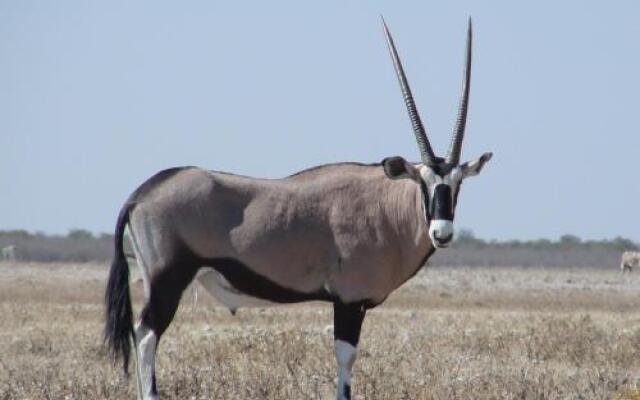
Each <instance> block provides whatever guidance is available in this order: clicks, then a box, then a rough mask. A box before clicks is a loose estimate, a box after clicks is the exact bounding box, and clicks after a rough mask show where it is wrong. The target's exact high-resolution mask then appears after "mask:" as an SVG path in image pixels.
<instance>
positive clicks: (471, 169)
mask: <svg viewBox="0 0 640 400" xmlns="http://www.w3.org/2000/svg"><path fill="white" fill-rule="evenodd" d="M491 157H492V153H485V154H483V155H482V156H481V157H480V158H478V159H476V160H474V161H470V162H466V163H464V164H460V165H456V166H450V165H446V164H445V163H443V164H441V165H438V166H434V167H430V166H427V165H424V164H419V165H417V166H414V165H412V164H411V163H408V162H407V161H405V160H404V159H403V158H402V157H391V158H387V159H385V160H384V161H383V162H382V163H383V167H384V170H385V173H386V174H387V176H388V177H389V178H391V179H405V178H407V179H412V180H414V181H416V182H417V183H419V184H420V187H421V188H422V198H423V211H424V218H425V221H426V222H427V224H428V226H429V238H430V239H431V242H432V243H433V245H434V246H435V247H437V248H444V247H447V246H449V244H451V241H452V240H453V234H454V227H453V219H454V216H455V210H456V204H457V201H458V194H459V193H460V186H461V184H462V181H463V180H464V179H465V178H468V177H470V176H475V175H478V174H479V173H480V171H481V170H482V167H483V166H484V164H485V163H486V162H487V161H489V160H490V159H491Z"/></svg>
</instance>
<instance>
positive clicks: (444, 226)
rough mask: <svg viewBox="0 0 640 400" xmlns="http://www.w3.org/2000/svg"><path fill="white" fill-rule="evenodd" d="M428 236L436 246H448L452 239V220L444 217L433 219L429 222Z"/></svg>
mask: <svg viewBox="0 0 640 400" xmlns="http://www.w3.org/2000/svg"><path fill="white" fill-rule="evenodd" d="M429 238H431V243H433V245H434V246H436V247H438V248H443V247H447V246H449V243H451V240H452V239H453V222H452V221H449V220H446V219H434V220H432V221H431V223H430V224H429Z"/></svg>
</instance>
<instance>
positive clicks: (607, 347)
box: [0, 263, 640, 399]
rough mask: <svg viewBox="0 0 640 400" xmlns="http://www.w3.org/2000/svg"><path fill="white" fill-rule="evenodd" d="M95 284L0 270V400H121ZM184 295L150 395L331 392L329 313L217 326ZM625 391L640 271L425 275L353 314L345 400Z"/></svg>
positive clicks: (630, 385) (265, 315)
mask: <svg viewBox="0 0 640 400" xmlns="http://www.w3.org/2000/svg"><path fill="white" fill-rule="evenodd" d="M105 279H106V267H105V266H102V265H51V264H41V265H39V264H7V263H4V264H3V263H0V321H1V322H0V399H49V398H51V399H106V398H108V399H123V398H134V396H135V392H134V390H135V388H134V379H129V380H128V381H127V380H125V379H124V378H123V376H122V374H121V371H120V369H119V367H118V366H114V365H112V364H111V363H110V362H109V360H108V359H107V358H106V355H105V351H104V349H103V348H102V346H101V330H102V312H103V311H102V305H101V299H102V295H103V288H104V283H105ZM135 290H136V292H137V293H136V294H137V297H138V298H139V292H138V291H139V289H135ZM201 293H202V292H201ZM190 296H191V292H189V293H188V294H187V295H186V298H185V299H184V300H185V301H183V303H184V305H183V307H182V308H181V309H180V311H179V315H178V316H177V318H176V320H175V321H174V323H173V324H172V326H171V327H170V329H169V330H168V332H167V334H166V335H165V336H164V337H163V340H162V342H161V345H160V351H159V360H158V362H159V373H158V386H159V391H160V394H161V396H162V397H164V398H175V399H214V398H215V399H309V398H311V399H320V398H322V399H330V398H333V392H334V379H335V378H334V377H335V366H334V359H333V352H332V336H331V327H330V324H331V313H330V307H329V306H327V305H323V304H320V303H313V304H306V305H301V306H287V307H280V308H273V309H267V310H261V309H247V310H240V312H239V313H238V314H237V315H236V316H235V317H232V316H231V315H230V314H229V312H227V311H226V310H225V309H223V308H220V307H217V306H216V305H215V303H214V301H213V300H211V299H210V298H209V297H208V296H207V295H205V294H201V295H200V299H199V301H198V304H197V306H195V307H194V306H193V305H192V302H191V301H190V300H191V299H190ZM138 307H139V305H138ZM636 385H640V274H634V275H632V276H627V277H623V276H621V275H620V274H619V272H618V271H617V270H611V271H601V270H553V269H520V268H488V269H487V268H485V269H460V268H457V269H446V268H429V269H427V270H426V272H425V273H421V274H419V275H418V276H417V277H415V278H414V279H413V280H412V281H410V282H409V284H407V285H406V286H405V287H404V288H403V289H401V290H399V291H398V292H397V293H395V294H394V295H393V296H391V297H390V298H389V300H388V301H387V303H386V304H385V305H384V306H381V307H379V308H377V309H375V310H373V311H371V312H370V313H369V314H368V316H367V319H366V320H365V324H364V328H363V334H362V340H361V347H360V353H359V358H358V361H357V362H356V366H355V378H354V398H355V399H516V398H518V399H610V398H618V399H623V398H629V399H631V398H635V399H640V395H639V394H638V392H637V391H636Z"/></svg>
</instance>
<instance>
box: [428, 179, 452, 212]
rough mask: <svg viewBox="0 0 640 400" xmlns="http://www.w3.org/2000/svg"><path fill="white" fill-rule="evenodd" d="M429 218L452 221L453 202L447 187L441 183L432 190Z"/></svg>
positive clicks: (449, 188) (449, 189)
mask: <svg viewBox="0 0 640 400" xmlns="http://www.w3.org/2000/svg"><path fill="white" fill-rule="evenodd" d="M430 218H432V219H444V220H447V221H453V201H452V199H451V187H450V186H449V185H446V184H443V183H441V184H438V185H436V187H435V188H434V189H433V199H432V204H431V215H430Z"/></svg>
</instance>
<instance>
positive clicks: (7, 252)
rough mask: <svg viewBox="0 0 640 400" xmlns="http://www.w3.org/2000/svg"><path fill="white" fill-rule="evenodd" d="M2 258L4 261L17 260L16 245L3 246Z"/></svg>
mask: <svg viewBox="0 0 640 400" xmlns="http://www.w3.org/2000/svg"><path fill="white" fill-rule="evenodd" d="M2 259H3V260H4V261H15V260H16V246H15V245H13V244H12V245H9V246H5V247H3V248H2Z"/></svg>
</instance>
